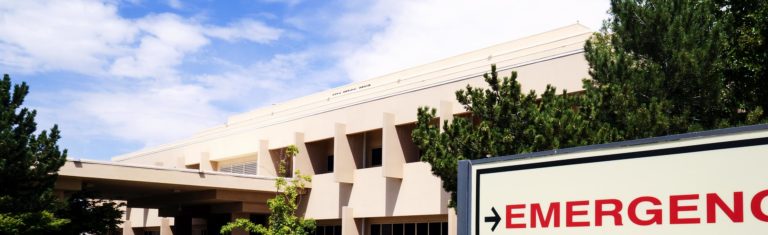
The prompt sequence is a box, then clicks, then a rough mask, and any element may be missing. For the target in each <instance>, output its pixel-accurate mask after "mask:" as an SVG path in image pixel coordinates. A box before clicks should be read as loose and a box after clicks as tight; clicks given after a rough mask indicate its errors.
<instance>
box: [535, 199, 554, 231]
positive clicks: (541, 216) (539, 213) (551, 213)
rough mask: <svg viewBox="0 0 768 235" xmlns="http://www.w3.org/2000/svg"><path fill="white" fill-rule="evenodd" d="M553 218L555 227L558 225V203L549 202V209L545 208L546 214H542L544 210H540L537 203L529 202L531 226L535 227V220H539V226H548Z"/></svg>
mask: <svg viewBox="0 0 768 235" xmlns="http://www.w3.org/2000/svg"><path fill="white" fill-rule="evenodd" d="M553 219H554V224H555V228H557V227H560V203H559V202H553V203H549V209H547V216H546V217H545V216H544V212H543V211H542V210H541V205H539V203H534V204H531V228H535V227H536V225H537V222H536V221H541V227H543V228H546V227H549V225H550V223H551V222H552V220H553Z"/></svg>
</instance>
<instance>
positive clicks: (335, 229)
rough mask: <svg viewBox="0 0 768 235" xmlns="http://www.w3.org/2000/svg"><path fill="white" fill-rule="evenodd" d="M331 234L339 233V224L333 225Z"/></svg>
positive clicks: (338, 234) (339, 234) (337, 234)
mask: <svg viewBox="0 0 768 235" xmlns="http://www.w3.org/2000/svg"><path fill="white" fill-rule="evenodd" d="M333 234H334V235H341V225H336V226H333Z"/></svg>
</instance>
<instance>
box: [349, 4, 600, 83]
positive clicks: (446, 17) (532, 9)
mask: <svg viewBox="0 0 768 235" xmlns="http://www.w3.org/2000/svg"><path fill="white" fill-rule="evenodd" d="M608 6H609V4H608V1H607V0H588V1H541V0H516V1H509V0H484V1H455V0H449V1H445V0H422V1H386V0H380V1H376V2H375V3H373V4H369V7H368V8H367V9H365V10H363V11H362V12H358V13H352V14H347V15H345V16H342V17H341V19H340V20H339V24H338V25H337V26H336V29H337V31H338V32H337V33H339V34H342V35H346V34H355V33H357V32H365V31H368V30H370V29H371V28H374V29H381V30H380V31H378V32H375V33H374V34H373V35H371V36H370V37H369V38H368V39H367V40H366V42H364V43H362V44H355V43H351V44H341V46H342V47H343V50H344V51H347V53H345V54H346V55H344V58H342V59H341V60H342V62H341V66H342V67H343V68H344V69H345V70H346V71H347V72H348V74H349V76H350V77H351V78H352V79H355V80H361V79H368V78H372V77H375V76H380V75H384V74H386V73H390V72H394V71H398V70H401V69H405V68H408V67H412V66H416V65H419V64H424V63H428V62H431V61H434V60H438V59H440V58H445V57H448V56H452V55H456V54H460V53H463V52H466V51H471V50H474V49H478V48H482V47H486V46H488V45H492V44H496V43H501V42H505V41H509V40H512V39H515V38H520V37H523V36H527V35H531V34H535V33H540V32H543V31H547V30H551V29H555V28H558V27H562V26H566V25H569V24H574V23H576V22H577V21H579V22H580V23H581V24H584V25H586V26H588V27H592V28H593V29H595V30H597V29H598V27H599V25H600V24H601V22H602V20H603V19H605V18H606V17H607V14H606V13H605V12H606V11H607V10H608ZM350 29H351V30H350Z"/></svg>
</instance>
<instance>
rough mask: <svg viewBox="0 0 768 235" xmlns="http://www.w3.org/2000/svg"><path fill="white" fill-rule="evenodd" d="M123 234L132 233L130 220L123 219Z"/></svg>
mask: <svg viewBox="0 0 768 235" xmlns="http://www.w3.org/2000/svg"><path fill="white" fill-rule="evenodd" d="M122 225H123V235H134V234H133V227H131V221H130V220H125V221H123V224H122Z"/></svg>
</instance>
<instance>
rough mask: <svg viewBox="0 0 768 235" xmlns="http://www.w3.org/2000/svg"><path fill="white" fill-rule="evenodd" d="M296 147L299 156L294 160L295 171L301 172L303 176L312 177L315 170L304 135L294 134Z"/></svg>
mask: <svg viewBox="0 0 768 235" xmlns="http://www.w3.org/2000/svg"><path fill="white" fill-rule="evenodd" d="M294 145H296V148H298V149H299V154H298V155H296V157H294V159H293V166H294V167H296V168H295V169H294V170H299V171H300V172H301V174H302V175H309V176H312V175H314V174H315V170H314V169H313V168H312V160H311V159H309V151H308V150H307V144H306V143H305V142H304V133H301V132H296V133H295V134H294Z"/></svg>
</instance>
